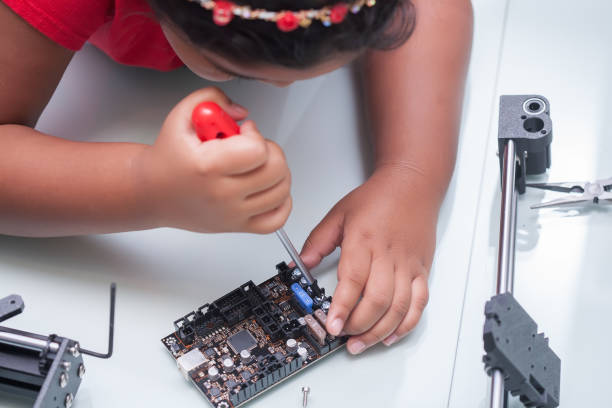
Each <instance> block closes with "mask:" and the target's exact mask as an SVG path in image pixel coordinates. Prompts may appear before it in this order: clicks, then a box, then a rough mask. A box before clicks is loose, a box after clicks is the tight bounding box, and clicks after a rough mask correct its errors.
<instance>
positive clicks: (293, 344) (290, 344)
mask: <svg viewBox="0 0 612 408" xmlns="http://www.w3.org/2000/svg"><path fill="white" fill-rule="evenodd" d="M285 345H286V346H287V351H289V352H291V351H295V350H297V346H298V344H297V341H296V340H295V339H287V342H286V343H285Z"/></svg>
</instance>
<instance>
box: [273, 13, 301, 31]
mask: <svg viewBox="0 0 612 408" xmlns="http://www.w3.org/2000/svg"><path fill="white" fill-rule="evenodd" d="M299 24H300V21H299V20H298V18H297V17H296V15H295V14H293V13H292V12H290V11H286V12H284V13H283V14H282V15H281V16H280V17H279V18H278V20H276V25H277V27H278V29H279V30H281V31H285V32H287V31H293V30H295V29H296V28H298V26H299Z"/></svg>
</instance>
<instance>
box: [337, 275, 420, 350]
mask: <svg viewBox="0 0 612 408" xmlns="http://www.w3.org/2000/svg"><path fill="white" fill-rule="evenodd" d="M406 272H407V271H406V270H405V269H402V266H396V271H395V288H394V290H393V300H392V302H391V306H390V307H389V309H387V313H385V315H384V316H383V317H382V318H381V319H380V320H379V321H378V322H377V323H376V324H375V325H374V326H373V327H372V328H371V329H370V330H368V331H367V332H365V333H363V334H360V335H358V336H353V337H351V338H350V339H349V341H348V345H347V347H348V350H349V352H351V353H353V354H358V353H361V352H362V351H364V350H365V349H367V348H369V347H371V346H373V345H375V344H376V343H378V342H380V341H382V340H383V339H387V338H388V337H389V336H391V335H392V334H393V333H394V332H395V330H397V328H398V326H399V325H400V324H401V323H402V321H403V320H404V318H405V317H406V314H407V313H408V310H409V309H410V298H411V292H412V278H411V276H410V275H409V274H408V273H406Z"/></svg>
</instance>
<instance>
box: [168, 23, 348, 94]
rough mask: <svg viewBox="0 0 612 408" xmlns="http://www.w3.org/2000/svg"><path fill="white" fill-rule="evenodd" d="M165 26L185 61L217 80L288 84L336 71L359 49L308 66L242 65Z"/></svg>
mask: <svg viewBox="0 0 612 408" xmlns="http://www.w3.org/2000/svg"><path fill="white" fill-rule="evenodd" d="M162 29H163V30H164V34H165V35H166V38H167V39H168V42H169V43H170V45H171V46H172V48H173V49H174V52H176V54H177V55H178V57H179V58H180V59H181V60H182V61H183V63H184V64H185V65H186V66H187V67H188V68H189V69H190V70H191V71H193V72H194V73H195V74H196V75H198V76H200V77H202V78H205V79H208V80H210V81H215V82H222V81H229V80H231V79H234V78H236V77H241V78H247V79H255V80H258V81H261V82H266V83H270V84H273V85H276V86H288V85H290V84H291V83H293V82H294V81H297V80H302V79H308V78H313V77H316V76H319V75H323V74H325V73H327V72H330V71H333V70H335V69H337V68H340V67H341V66H343V65H345V64H347V63H349V62H351V61H352V60H354V59H355V58H356V57H357V56H358V54H357V53H352V54H343V55H339V56H337V57H334V58H332V59H329V60H327V61H325V62H323V63H321V64H319V65H316V66H315V67H311V68H307V69H293V68H286V67H281V66H276V65H270V64H249V65H244V64H242V65H241V64H239V63H237V62H235V61H232V60H229V59H227V58H225V57H223V56H221V55H219V54H215V53H213V52H211V51H208V50H203V49H200V48H198V47H195V46H194V45H193V44H191V43H190V42H189V41H188V40H186V39H185V38H184V37H183V36H182V35H179V34H178V33H177V32H176V31H175V29H174V28H172V27H171V26H169V25H167V24H162Z"/></svg>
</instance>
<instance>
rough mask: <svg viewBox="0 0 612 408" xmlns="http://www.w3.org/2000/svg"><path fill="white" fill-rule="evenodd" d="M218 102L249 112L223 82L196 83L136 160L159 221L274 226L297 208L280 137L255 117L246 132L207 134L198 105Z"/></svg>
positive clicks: (237, 115)
mask: <svg viewBox="0 0 612 408" xmlns="http://www.w3.org/2000/svg"><path fill="white" fill-rule="evenodd" d="M203 101H213V102H216V103H217V104H218V105H219V106H221V108H222V109H224V110H225V111H226V112H227V113H228V114H229V115H230V116H232V118H233V119H235V120H241V119H244V118H245V117H246V115H247V112H246V110H245V109H244V108H242V107H240V106H238V105H235V104H233V103H232V102H231V101H230V100H229V98H228V97H227V96H226V95H224V94H223V93H222V92H221V91H220V90H219V89H217V88H206V89H202V90H199V91H196V92H194V93H192V94H191V95H189V96H188V97H186V98H185V99H183V100H182V101H181V102H180V103H179V104H178V105H177V106H176V107H175V108H174V109H173V110H172V111H171V112H170V114H169V115H168V117H167V118H166V121H165V122H164V124H163V127H162V129H161V131H160V133H159V137H158V139H157V140H156V142H155V144H154V145H153V146H151V147H149V148H147V149H146V150H145V151H144V152H143V154H142V155H141V156H139V157H138V159H136V160H135V163H134V166H135V168H136V171H137V174H139V177H138V178H139V180H140V182H141V183H143V185H144V188H146V191H147V193H148V194H149V195H150V197H151V208H152V209H153V215H152V216H153V218H154V219H155V220H154V224H155V225H158V226H165V227H175V228H182V229H187V230H191V231H198V232H228V231H242V232H255V233H268V232H272V231H274V230H276V229H278V228H279V227H281V226H282V225H283V224H284V223H285V221H286V219H287V217H288V216H289V212H290V211H291V196H290V187H291V175H290V173H289V168H288V167H287V162H286V160H285V156H284V154H283V152H282V150H281V149H280V147H279V146H278V145H276V144H275V143H273V142H271V141H269V140H266V139H264V138H263V137H262V136H261V134H260V133H259V132H258V130H257V128H256V127H255V124H254V123H253V122H250V121H247V122H246V123H244V124H243V125H242V126H241V128H240V132H241V134H240V135H239V136H235V137H230V138H228V139H222V140H211V141H208V142H205V143H203V142H201V141H200V140H199V139H198V137H197V135H196V133H195V130H194V129H193V126H192V124H191V113H192V110H193V108H194V107H195V106H196V105H197V104H199V103H200V102H203Z"/></svg>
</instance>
